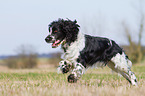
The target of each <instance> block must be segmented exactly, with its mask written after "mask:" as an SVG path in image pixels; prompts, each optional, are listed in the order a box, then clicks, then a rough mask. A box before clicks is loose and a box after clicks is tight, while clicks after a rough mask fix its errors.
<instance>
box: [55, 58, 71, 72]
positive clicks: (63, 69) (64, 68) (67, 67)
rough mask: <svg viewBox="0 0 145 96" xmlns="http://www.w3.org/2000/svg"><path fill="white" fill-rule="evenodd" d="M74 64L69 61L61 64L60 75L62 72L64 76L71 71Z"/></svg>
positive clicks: (63, 61)
mask: <svg viewBox="0 0 145 96" xmlns="http://www.w3.org/2000/svg"><path fill="white" fill-rule="evenodd" d="M71 67H72V63H71V62H69V61H68V60H62V61H60V62H59V67H58V68H57V69H58V73H59V72H60V71H61V72H62V73H63V74H64V73H67V72H69V71H70V69H71Z"/></svg>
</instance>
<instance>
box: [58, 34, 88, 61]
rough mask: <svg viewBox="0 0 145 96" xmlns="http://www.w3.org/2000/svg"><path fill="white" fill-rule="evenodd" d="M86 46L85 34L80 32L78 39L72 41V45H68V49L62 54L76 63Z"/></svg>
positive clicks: (65, 58)
mask: <svg viewBox="0 0 145 96" xmlns="http://www.w3.org/2000/svg"><path fill="white" fill-rule="evenodd" d="M84 47H85V37H84V34H82V33H79V34H78V38H77V40H76V41H75V42H73V43H71V45H70V46H69V47H68V49H67V51H66V52H65V53H64V54H63V55H62V56H61V58H62V59H64V60H69V61H71V62H74V63H75V62H76V60H77V58H78V56H79V55H80V51H82V50H83V49H84Z"/></svg>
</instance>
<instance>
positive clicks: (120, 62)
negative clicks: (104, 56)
mask: <svg viewBox="0 0 145 96" xmlns="http://www.w3.org/2000/svg"><path fill="white" fill-rule="evenodd" d="M111 61H112V62H114V64H115V68H119V69H120V70H124V71H126V72H127V71H128V70H130V69H131V65H132V63H131V61H130V60H128V59H126V55H125V53H124V52H123V53H122V54H119V53H118V54H116V56H115V57H113V58H112V59H111Z"/></svg>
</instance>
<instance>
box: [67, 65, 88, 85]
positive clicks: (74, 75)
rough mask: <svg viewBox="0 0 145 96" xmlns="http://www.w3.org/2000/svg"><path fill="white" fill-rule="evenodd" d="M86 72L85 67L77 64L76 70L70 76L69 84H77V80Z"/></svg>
mask: <svg viewBox="0 0 145 96" xmlns="http://www.w3.org/2000/svg"><path fill="white" fill-rule="evenodd" d="M84 72H85V67H84V66H83V65H82V64H80V63H77V64H75V67H74V69H73V70H72V72H71V74H70V75H69V76H68V82H69V83H75V82H77V80H78V79H79V78H80V77H81V76H82V75H83V74H84Z"/></svg>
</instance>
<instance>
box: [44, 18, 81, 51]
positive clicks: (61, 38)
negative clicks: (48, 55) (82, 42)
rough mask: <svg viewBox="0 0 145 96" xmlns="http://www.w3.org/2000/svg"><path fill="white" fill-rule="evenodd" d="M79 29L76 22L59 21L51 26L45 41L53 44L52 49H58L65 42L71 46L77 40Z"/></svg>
mask: <svg viewBox="0 0 145 96" xmlns="http://www.w3.org/2000/svg"><path fill="white" fill-rule="evenodd" d="M79 27H80V26H79V25H78V24H77V21H76V20H75V21H71V20H69V19H67V20H63V19H58V21H53V22H52V23H50V24H49V35H48V36H47V37H46V38H45V41H46V42H47V43H52V48H56V47H58V46H59V45H61V44H62V43H63V42H65V43H67V44H71V43H72V42H74V41H75V40H76V39H77V34H78V32H79Z"/></svg>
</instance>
